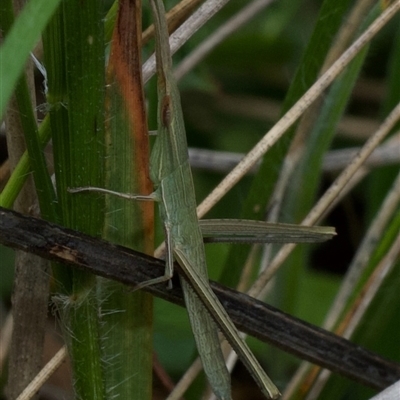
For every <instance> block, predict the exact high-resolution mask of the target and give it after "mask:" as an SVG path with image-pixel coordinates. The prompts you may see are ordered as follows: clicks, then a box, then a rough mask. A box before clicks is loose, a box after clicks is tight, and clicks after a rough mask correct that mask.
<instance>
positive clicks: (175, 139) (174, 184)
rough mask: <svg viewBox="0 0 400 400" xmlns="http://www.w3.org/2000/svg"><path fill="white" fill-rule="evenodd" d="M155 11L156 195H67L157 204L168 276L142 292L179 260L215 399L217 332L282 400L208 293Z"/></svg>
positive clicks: (159, 10)
mask: <svg viewBox="0 0 400 400" xmlns="http://www.w3.org/2000/svg"><path fill="white" fill-rule="evenodd" d="M150 3H151V7H152V12H153V19H154V26H155V37H156V60H157V75H158V132H157V139H156V142H155V144H154V147H153V149H152V152H151V158H150V176H151V179H152V181H153V183H154V185H155V187H156V189H155V191H154V192H153V193H152V194H151V195H149V196H142V195H133V194H123V193H117V192H113V191H109V190H107V189H101V188H94V187H81V188H74V189H69V191H70V192H73V193H76V192H82V191H96V192H102V193H107V194H114V195H117V196H120V197H123V198H126V199H136V200H154V201H157V202H158V203H159V210H160V215H161V219H162V221H163V224H164V230H165V237H166V250H167V252H166V254H167V255H166V269H165V274H164V276H161V277H158V278H156V279H152V280H150V281H148V282H145V284H144V285H141V286H140V287H143V286H148V285H152V284H157V283H160V282H163V281H166V280H169V279H170V278H171V277H172V275H173V262H174V258H175V259H176V260H177V261H178V263H179V264H180V266H181V268H182V269H183V270H184V272H185V278H186V279H187V280H185V279H181V284H182V288H183V292H184V297H185V303H186V308H187V310H188V313H189V319H190V323H191V326H192V331H193V335H194V338H195V341H196V344H197V348H198V351H199V354H200V357H201V360H202V364H203V368H204V371H205V373H206V375H207V378H208V381H209V383H210V385H211V387H212V389H213V391H214V393H215V394H216V395H217V396H218V397H219V398H220V399H224V400H228V399H231V384H230V375H229V372H228V370H227V368H226V365H225V360H224V357H223V354H222V351H221V347H220V340H219V338H218V326H219V327H220V329H221V330H222V332H223V333H224V335H225V336H226V338H227V339H228V341H229V342H230V344H231V345H232V347H233V348H234V350H235V351H236V352H237V354H238V355H239V357H240V359H241V360H242V362H243V363H244V364H245V365H246V367H247V368H248V369H249V371H250V373H251V375H252V376H253V377H254V379H255V381H256V382H257V384H258V385H259V387H260V389H261V391H262V392H263V394H264V395H265V396H266V397H267V398H273V399H274V398H277V397H278V396H279V391H278V389H277V388H276V386H275V385H274V384H273V382H272V381H271V380H270V378H269V377H268V376H267V375H266V373H265V372H264V370H263V369H262V368H261V366H260V365H259V363H258V361H257V360H256V358H255V357H254V355H253V353H252V352H251V351H250V349H249V348H248V346H247V344H246V342H244V340H243V339H242V338H241V337H240V335H239V333H238V331H237V329H236V328H235V326H234V324H233V323H232V321H231V319H230V318H229V316H228V314H227V313H226V311H225V309H224V307H223V306H222V305H221V303H220V302H219V300H218V298H217V297H216V296H215V294H214V292H213V291H212V290H211V288H210V286H209V282H208V274H207V264H206V258H205V251H204V244H203V232H202V228H201V226H200V223H199V221H198V218H197V214H196V200H195V190H194V185H193V178H192V173H191V169H190V165H189V157H188V149H187V142H186V133H185V125H184V120H183V114H182V108H181V102H180V95H179V91H178V87H177V83H176V81H175V78H174V76H173V73H172V61H171V55H170V48H169V42H168V30H167V24H166V20H165V9H164V5H163V3H162V1H161V0H150ZM202 225H203V231H205V232H206V233H207V234H210V235H216V236H217V241H223V240H225V239H226V236H227V235H226V234H225V231H224V232H222V230H221V228H223V229H225V230H227V231H231V232H232V231H233V232H234V233H235V234H236V235H235V234H234V239H233V241H246V242H247V241H250V242H251V241H263V242H265V241H268V237H269V239H271V241H277V240H276V237H277V235H278V236H279V235H280V238H281V239H280V240H279V241H282V236H283V237H284V238H285V239H286V241H319V240H326V238H329V237H331V236H332V235H333V234H334V233H333V231H332V230H330V229H329V228H306V227H297V226H294V225H283V224H282V225H279V224H276V225H272V224H269V225H268V224H266V223H260V222H258V221H234V220H230V221H227V220H221V221H217V224H216V225H215V224H214V225H213V224H212V222H204V223H203V224H202ZM216 227H217V228H216ZM218 227H219V229H218ZM271 229H272V232H271ZM268 235H269V236H268ZM266 236H267V239H266ZM235 238H236V240H235ZM283 241H285V240H283ZM214 320H215V321H216V322H217V324H216V322H214Z"/></svg>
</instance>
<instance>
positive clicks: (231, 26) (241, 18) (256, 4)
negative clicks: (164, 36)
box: [174, 0, 275, 80]
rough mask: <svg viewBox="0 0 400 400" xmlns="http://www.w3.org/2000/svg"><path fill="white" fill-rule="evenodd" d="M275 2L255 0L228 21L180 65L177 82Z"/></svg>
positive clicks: (176, 70)
mask: <svg viewBox="0 0 400 400" xmlns="http://www.w3.org/2000/svg"><path fill="white" fill-rule="evenodd" d="M273 1H275V0H254V1H252V2H251V3H249V4H247V5H246V6H245V7H243V9H241V10H240V11H239V12H238V13H237V14H236V15H234V16H233V17H232V18H231V19H229V20H228V21H226V22H225V23H224V24H223V25H222V26H221V27H220V28H218V29H217V30H216V31H215V32H214V33H213V34H212V35H210V36H209V37H208V38H207V39H206V40H205V41H204V42H203V43H201V44H200V45H199V46H197V47H196V48H195V49H194V50H193V51H192V52H191V53H190V54H189V55H188V56H187V57H185V58H184V59H183V60H182V61H181V62H180V63H179V65H178V66H177V67H176V68H175V71H174V75H175V78H176V79H177V80H180V79H182V78H183V76H185V75H186V74H187V73H188V72H189V71H190V70H192V69H193V68H194V67H195V66H196V65H197V64H198V63H200V62H201V61H202V60H203V59H204V58H205V57H206V56H207V55H208V54H209V53H210V52H211V51H212V50H213V49H214V48H215V47H216V46H218V45H219V44H220V43H221V42H222V41H223V40H225V39H226V38H227V37H229V36H230V35H232V34H233V33H234V32H235V31H237V30H238V29H240V28H241V27H242V26H243V25H244V24H246V23H247V22H248V21H249V20H251V19H252V18H254V17H255V16H256V15H259V13H260V12H261V11H262V10H263V9H264V8H265V7H267V6H269V5H270V4H271V3H272V2H273Z"/></svg>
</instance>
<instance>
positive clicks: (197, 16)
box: [143, 0, 229, 83]
mask: <svg viewBox="0 0 400 400" xmlns="http://www.w3.org/2000/svg"><path fill="white" fill-rule="evenodd" d="M228 2H229V0H208V1H206V2H205V3H204V4H202V5H201V7H199V8H198V9H197V10H196V11H195V12H194V13H193V14H192V15H191V16H190V17H189V18H188V19H187V20H186V21H185V22H184V23H183V24H182V25H181V26H180V27H179V28H178V29H177V30H176V31H175V32H174V33H173V34H172V35H171V36H170V38H169V45H170V48H171V55H173V54H175V53H176V52H177V51H178V50H179V49H180V48H181V47H182V46H183V45H184V44H185V43H186V42H187V41H188V40H189V39H190V38H191V37H192V36H193V35H194V33H196V32H197V31H198V30H199V29H200V28H201V27H202V26H203V25H204V24H205V23H206V22H207V21H208V20H209V19H211V18H212V17H213V16H214V15H215V14H216V13H217V12H218V11H219V10H220V9H221V8H222V7H223V6H224V5H225V4H227V3H228ZM155 72H156V59H155V55H154V54H153V55H152V56H151V57H149V59H148V60H147V61H146V62H145V63H144V65H143V80H144V82H145V83H146V82H147V81H148V80H149V79H150V78H151V77H152V76H153V75H154V74H155Z"/></svg>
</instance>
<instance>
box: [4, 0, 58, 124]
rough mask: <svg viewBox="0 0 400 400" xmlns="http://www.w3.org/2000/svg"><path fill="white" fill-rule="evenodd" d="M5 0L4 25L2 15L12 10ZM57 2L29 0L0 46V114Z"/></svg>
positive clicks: (56, 0)
mask: <svg viewBox="0 0 400 400" xmlns="http://www.w3.org/2000/svg"><path fill="white" fill-rule="evenodd" d="M7 3H8V2H7ZM7 3H6V2H2V5H1V6H0V15H2V16H3V17H1V26H2V28H3V29H5V28H7V27H5V26H4V25H3V21H4V20H3V18H4V17H7V15H9V14H10V12H12V9H10V8H9V4H7ZM59 3H60V0H30V1H29V2H28V3H27V4H26V6H25V7H24V9H23V10H22V12H21V14H20V15H19V16H18V18H17V20H16V21H15V24H14V25H13V26H12V28H11V30H10V33H9V34H8V35H7V37H6V39H5V40H4V43H3V44H2V46H1V47H0V63H1V68H0V82H1V92H0V115H1V116H3V113H4V110H5V108H6V106H7V103H8V101H9V100H10V97H11V94H12V92H13V90H14V87H15V85H16V83H17V80H18V78H19V77H20V75H21V73H22V71H23V69H24V67H25V63H26V61H27V59H28V57H29V53H30V52H31V51H32V49H33V47H34V46H35V45H36V43H37V42H38V41H39V38H40V34H41V32H42V31H43V29H44V28H45V26H46V25H47V23H48V22H49V20H50V18H51V16H52V15H53V13H54V11H55V10H56V8H57V7H58V5H59ZM16 49H18V51H16Z"/></svg>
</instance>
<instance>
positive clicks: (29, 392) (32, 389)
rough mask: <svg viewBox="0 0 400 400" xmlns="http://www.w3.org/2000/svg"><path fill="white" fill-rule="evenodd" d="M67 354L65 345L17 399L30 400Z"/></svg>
mask: <svg viewBox="0 0 400 400" xmlns="http://www.w3.org/2000/svg"><path fill="white" fill-rule="evenodd" d="M66 355H67V349H66V347H65V346H63V347H61V349H60V350H58V352H57V353H56V355H55V356H54V357H53V358H52V359H51V360H50V361H49V362H48V363H47V364H46V365H45V366H44V367H43V369H42V370H41V371H40V372H39V373H38V374H37V375H36V376H35V378H34V379H33V380H32V382H31V383H30V384H29V385H28V386H27V387H26V388H25V389H24V391H23V392H22V393H21V394H20V395H19V396H18V398H17V400H30V399H31V398H32V397H33V396H34V395H35V394H36V393H37V392H38V391H39V389H40V388H41V387H42V386H43V384H44V383H45V382H46V381H47V380H48V379H49V378H50V376H51V375H52V374H53V373H54V372H55V371H56V370H57V369H58V367H60V365H61V364H62V363H63V361H64V360H65V357H66Z"/></svg>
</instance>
